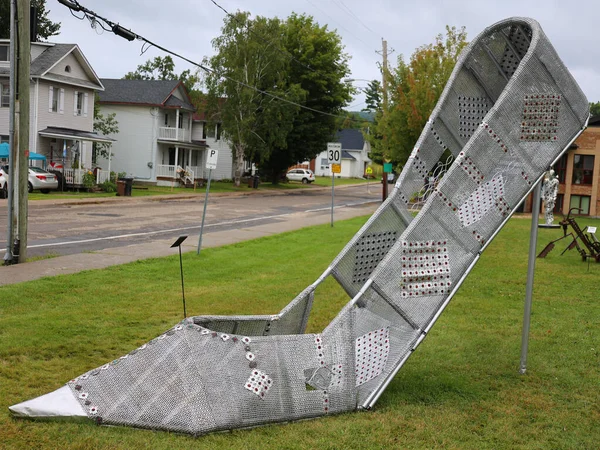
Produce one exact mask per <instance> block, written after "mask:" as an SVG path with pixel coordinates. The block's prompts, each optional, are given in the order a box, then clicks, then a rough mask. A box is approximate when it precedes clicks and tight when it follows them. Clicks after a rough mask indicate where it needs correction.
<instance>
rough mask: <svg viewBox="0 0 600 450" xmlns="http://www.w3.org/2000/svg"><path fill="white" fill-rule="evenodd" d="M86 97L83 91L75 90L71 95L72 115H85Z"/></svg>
mask: <svg viewBox="0 0 600 450" xmlns="http://www.w3.org/2000/svg"><path fill="white" fill-rule="evenodd" d="M87 97H88V95H87V94H86V93H84V92H79V91H75V94H74V95H73V115H74V116H84V117H87Z"/></svg>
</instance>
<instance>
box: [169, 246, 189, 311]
mask: <svg viewBox="0 0 600 450" xmlns="http://www.w3.org/2000/svg"><path fill="white" fill-rule="evenodd" d="M186 239H187V236H179V237H178V238H177V240H176V241H175V242H173V245H171V248H174V247H178V248H179V270H180V271H181V296H182V298H183V318H184V319H185V318H186V317H187V312H186V310H185V290H184V288H183V262H182V260H181V244H182V243H183V241H185V240H186Z"/></svg>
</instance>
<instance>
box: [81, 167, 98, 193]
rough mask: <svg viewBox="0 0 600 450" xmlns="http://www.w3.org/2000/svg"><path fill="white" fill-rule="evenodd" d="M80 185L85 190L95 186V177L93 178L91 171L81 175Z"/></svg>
mask: <svg viewBox="0 0 600 450" xmlns="http://www.w3.org/2000/svg"><path fill="white" fill-rule="evenodd" d="M82 183H83V187H84V188H86V189H91V188H93V187H94V185H95V184H96V177H95V176H94V173H93V172H92V171H91V170H88V171H87V172H86V173H84V174H83V179H82Z"/></svg>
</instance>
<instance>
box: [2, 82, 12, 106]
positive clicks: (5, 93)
mask: <svg viewBox="0 0 600 450" xmlns="http://www.w3.org/2000/svg"><path fill="white" fill-rule="evenodd" d="M9 103H10V86H9V84H8V82H6V83H0V107H2V108H8V105H9Z"/></svg>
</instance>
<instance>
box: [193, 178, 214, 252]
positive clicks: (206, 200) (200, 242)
mask: <svg viewBox="0 0 600 450" xmlns="http://www.w3.org/2000/svg"><path fill="white" fill-rule="evenodd" d="M211 176H212V169H208V183H207V185H206V195H205V197H204V211H203V212H202V225H201V226H200V237H199V238H198V252H197V253H196V254H197V255H199V254H200V250H201V249H202V233H203V232H204V219H205V218H206V204H207V203H208V191H210V179H211Z"/></svg>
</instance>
